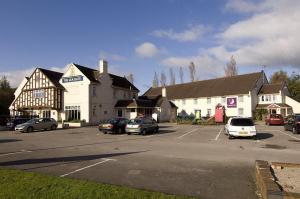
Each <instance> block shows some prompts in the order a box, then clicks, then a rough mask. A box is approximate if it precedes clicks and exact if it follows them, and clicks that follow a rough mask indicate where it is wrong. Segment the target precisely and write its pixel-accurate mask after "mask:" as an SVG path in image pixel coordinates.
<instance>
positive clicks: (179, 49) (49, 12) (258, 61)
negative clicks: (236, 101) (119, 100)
mask: <svg viewBox="0 0 300 199" xmlns="http://www.w3.org/2000/svg"><path fill="white" fill-rule="evenodd" d="M299 8H300V6H299V1H298V2H297V1H296V0H276V1H275V0H262V1H246V0H215V1H212V0H189V1H185V0H164V1H163V0H142V1H141V0H126V1H119V0H101V1H100V0H87V1H79V0H72V1H71V0H62V1H58V0H51V1H50V0H49V1H47V0H26V1H23V0H7V1H5V0H1V1H0V30H1V31H0V75H7V76H8V78H9V79H10V81H11V82H12V85H14V86H16V85H17V84H18V83H19V82H20V80H21V79H22V78H23V76H24V75H28V74H29V73H30V72H31V71H32V70H33V68H34V67H37V66H38V67H44V68H48V69H54V70H62V71H63V68H64V67H65V66H66V65H67V64H69V63H71V62H75V63H78V64H81V65H85V66H88V67H92V68H96V67H97V64H98V60H99V59H100V58H105V59H107V60H108V62H109V70H110V72H112V73H116V74H119V75H127V74H129V73H133V74H134V78H135V84H136V86H137V87H139V88H140V90H142V91H144V90H146V89H147V87H148V86H150V85H151V82H152V79H153V75H154V72H155V71H156V72H158V73H160V72H161V71H164V72H165V73H166V74H167V76H168V73H169V68H170V67H173V68H174V70H175V73H176V74H177V71H178V67H179V66H182V67H184V69H185V72H186V73H185V79H186V81H188V69H187V66H188V64H189V62H190V61H193V62H195V64H196V69H197V76H198V78H199V79H208V78H214V77H219V76H222V75H223V67H224V66H225V64H226V62H228V61H229V59H230V56H231V55H233V56H234V57H235V59H236V62H237V65H238V69H239V73H247V72H256V71H260V70H261V68H262V67H261V66H262V65H266V66H267V67H266V72H267V73H268V74H271V73H272V72H273V71H276V70H278V69H280V68H284V69H285V70H287V71H288V72H292V71H296V72H298V67H299V64H300V59H299V58H298V55H299V54H298V52H299V53H300V49H299V47H298V46H297V45H295V43H297V41H298V40H299V39H298V36H297V35H298V33H299V32H300V30H299V29H298V28H300V24H299V23H300V22H298V21H299V20H298V19H299V18H298V15H299V14H298V13H299V12H298V10H299ZM295 15H296V16H295ZM283 30H284V31H283ZM178 79H179V78H178Z"/></svg>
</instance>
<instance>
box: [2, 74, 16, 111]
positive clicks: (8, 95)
mask: <svg viewBox="0 0 300 199" xmlns="http://www.w3.org/2000/svg"><path fill="white" fill-rule="evenodd" d="M13 100H14V89H12V88H11V87H10V84H9V81H8V80H7V78H6V77H5V76H3V77H1V79H0V115H9V109H8V108H9V106H10V104H11V103H12V101H13Z"/></svg>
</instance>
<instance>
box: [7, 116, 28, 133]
mask: <svg viewBox="0 0 300 199" xmlns="http://www.w3.org/2000/svg"><path fill="white" fill-rule="evenodd" d="M29 120H30V118H15V119H11V120H9V121H8V122H7V123H6V127H7V128H8V129H9V130H11V131H13V130H15V127H16V126H17V125H19V124H23V123H25V122H27V121H29Z"/></svg>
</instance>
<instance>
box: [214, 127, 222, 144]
mask: <svg viewBox="0 0 300 199" xmlns="http://www.w3.org/2000/svg"><path fill="white" fill-rule="evenodd" d="M222 131H223V127H222V128H221V129H220V131H219V133H218V135H217V136H216V138H215V141H217V140H218V139H219V137H220V135H221V133H222Z"/></svg>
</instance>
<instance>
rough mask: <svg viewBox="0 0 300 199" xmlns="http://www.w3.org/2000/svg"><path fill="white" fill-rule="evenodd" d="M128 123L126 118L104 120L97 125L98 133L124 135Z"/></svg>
mask: <svg viewBox="0 0 300 199" xmlns="http://www.w3.org/2000/svg"><path fill="white" fill-rule="evenodd" d="M127 122H128V119H126V118H113V119H110V120H105V121H103V122H101V123H100V124H99V131H101V132H103V133H104V134H106V133H108V132H110V133H125V127H126V124H127Z"/></svg>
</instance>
